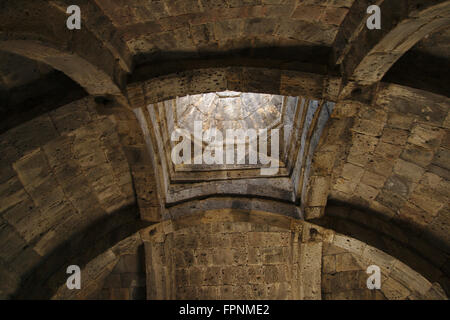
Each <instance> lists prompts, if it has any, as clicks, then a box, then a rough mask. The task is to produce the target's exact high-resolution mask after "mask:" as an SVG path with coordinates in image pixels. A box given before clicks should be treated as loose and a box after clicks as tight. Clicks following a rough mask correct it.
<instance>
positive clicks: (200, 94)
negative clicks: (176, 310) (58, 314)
mask: <svg viewBox="0 0 450 320" xmlns="http://www.w3.org/2000/svg"><path fill="white" fill-rule="evenodd" d="M72 2H73V1H71V0H70V1H69V0H48V1H29V0H4V1H1V4H0V50H1V51H2V52H1V53H0V57H1V58H2V59H1V60H0V64H1V67H0V116H1V118H2V119H1V121H0V298H5V299H11V298H12V299H14V298H17V299H20V298H39V299H42V298H54V299H99V298H101V299H103V298H104V299H145V298H148V299H162V298H180V299H193V298H205V299H211V298H219V299H228V298H252V299H253V298H255V299H257V298H266V299H270V298H274V299H287V298H291V299H446V298H447V295H448V292H450V291H449V290H450V281H449V265H450V256H449V253H450V236H449V235H450V211H449V203H450V184H449V181H450V162H449V161H450V160H449V159H450V100H449V93H450V87H449V83H450V81H449V80H450V79H449V73H448V72H447V70H448V66H449V65H450V52H449V49H448V38H449V35H448V31H447V30H448V26H449V24H450V20H449V17H450V11H449V8H450V1H448V0H430V1H421V0H414V1H406V0H398V1H377V4H378V5H379V6H380V8H381V12H382V21H381V25H382V28H381V30H369V29H368V28H366V20H367V11H366V10H367V7H368V6H369V5H371V4H373V3H372V1H369V0H361V1H359V0H358V1H354V0H324V1H321V0H308V1H302V0H271V1H268V0H267V1H266V0H224V1H209V0H186V1H184V0H183V1H174V0H160V1H143V0H130V1H122V0H109V1H103V0H93V1H91V0H80V1H75V2H76V3H77V5H79V7H80V9H81V12H82V29H81V30H68V29H67V28H66V19H67V16H68V15H67V14H66V8H67V7H68V6H69V5H72V4H73V3H72ZM194 120H200V121H201V125H202V128H203V129H208V128H212V127H216V128H218V129H219V130H225V131H226V129H227V128H243V129H245V128H250V129H257V130H259V129H268V131H271V130H275V129H280V149H279V155H278V156H279V159H280V168H279V170H278V172H277V173H276V174H275V175H273V176H263V175H261V171H260V169H262V168H263V167H264V165H261V164H258V163H257V164H245V163H244V164H226V165H224V164H216V165H213V166H207V165H204V164H195V163H194V164H183V165H179V164H176V165H175V164H174V163H173V162H172V161H171V150H172V148H173V147H174V144H175V143H174V141H171V139H170V137H171V134H172V132H173V131H174V130H175V129H182V130H185V131H187V132H190V133H192V131H193V129H194V127H193V121H194ZM270 139H271V138H270ZM270 139H269V141H268V142H269V145H270V144H271V143H272V142H273V141H272V140H270ZM192 142H193V143H197V144H199V142H198V141H196V140H195V138H193V139H192ZM250 142H251V141H250V140H249V141H248V142H246V144H250ZM236 146H237V145H236ZM203 147H205V144H203ZM248 156H249V154H246V155H245V158H246V159H247V157H248ZM69 264H77V265H79V266H80V267H81V269H82V272H83V275H84V277H85V278H84V279H85V280H86V283H85V286H83V289H82V290H80V291H77V292H74V291H68V290H67V289H66V287H65V286H64V282H65V279H66V273H65V271H66V267H67V265H69ZM370 264H376V265H379V266H380V268H381V270H382V275H383V276H382V289H381V290H379V291H370V290H367V289H366V288H365V287H364V284H365V282H364V281H365V278H364V277H365V276H366V274H365V270H366V268H367V266H368V265H370ZM163 284H164V285H163Z"/></svg>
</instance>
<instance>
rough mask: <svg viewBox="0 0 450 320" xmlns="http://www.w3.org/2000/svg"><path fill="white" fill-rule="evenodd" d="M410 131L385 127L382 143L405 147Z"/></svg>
mask: <svg viewBox="0 0 450 320" xmlns="http://www.w3.org/2000/svg"><path fill="white" fill-rule="evenodd" d="M408 135H409V131H406V130H401V129H393V128H387V127H385V128H384V130H383V134H382V136H381V141H382V142H387V143H391V144H395V145H400V146H403V145H405V143H406V140H407V139H408Z"/></svg>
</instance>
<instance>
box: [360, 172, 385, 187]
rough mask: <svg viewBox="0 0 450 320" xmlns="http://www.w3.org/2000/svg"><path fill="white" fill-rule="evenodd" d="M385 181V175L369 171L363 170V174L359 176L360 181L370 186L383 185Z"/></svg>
mask: <svg viewBox="0 0 450 320" xmlns="http://www.w3.org/2000/svg"><path fill="white" fill-rule="evenodd" d="M385 181H386V177H384V176H382V175H379V174H376V173H373V172H370V171H365V172H364V175H363V176H362V178H361V183H364V184H366V185H368V186H372V187H374V188H377V189H379V188H381V187H383V186H384V183H385Z"/></svg>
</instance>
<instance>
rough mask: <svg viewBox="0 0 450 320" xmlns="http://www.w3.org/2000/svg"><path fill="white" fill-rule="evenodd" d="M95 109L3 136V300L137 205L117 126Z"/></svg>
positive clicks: (61, 113) (47, 117)
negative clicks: (46, 262) (76, 241)
mask: <svg viewBox="0 0 450 320" xmlns="http://www.w3.org/2000/svg"><path fill="white" fill-rule="evenodd" d="M95 107H96V104H95V102H94V99H93V98H92V97H89V98H85V99H82V100H79V101H75V102H73V103H71V104H69V105H66V106H63V107H61V108H59V109H57V110H54V111H51V112H49V113H46V114H44V115H42V116H40V117H38V118H35V119H33V120H31V121H29V122H27V123H24V124H23V125H20V126H18V127H15V128H14V129H12V130H9V131H7V132H5V133H4V134H2V135H0V297H2V298H6V297H8V296H9V295H11V294H12V293H14V291H15V290H17V288H18V287H19V286H20V283H21V281H23V280H24V279H25V278H27V275H28V274H29V273H30V272H31V271H33V269H34V268H35V267H36V266H37V265H38V264H39V263H41V262H42V261H43V258H44V257H46V256H48V255H50V254H51V253H52V252H53V251H54V250H56V249H57V248H58V247H59V246H61V245H62V244H63V243H64V242H65V241H67V240H69V239H70V238H71V237H74V236H77V234H78V233H79V232H80V231H81V230H83V229H84V228H86V227H88V226H90V225H92V224H94V223H95V222H96V221H99V220H100V219H105V218H106V217H108V216H109V215H110V214H111V213H113V212H115V211H116V210H119V209H121V208H124V207H127V206H130V205H132V204H133V203H134V201H135V200H134V191H133V187H132V179H131V175H130V169H129V166H128V162H127V159H126V157H125V154H124V152H123V150H122V147H121V145H120V142H119V138H118V135H117V133H116V131H115V125H114V123H113V121H112V119H111V118H109V117H106V116H100V115H99V114H98V113H97V112H96V110H95ZM66 253H67V252H65V254H66ZM61 259H64V257H63V256H62V257H61ZM52 267H55V268H57V267H58V266H57V265H53V266H52Z"/></svg>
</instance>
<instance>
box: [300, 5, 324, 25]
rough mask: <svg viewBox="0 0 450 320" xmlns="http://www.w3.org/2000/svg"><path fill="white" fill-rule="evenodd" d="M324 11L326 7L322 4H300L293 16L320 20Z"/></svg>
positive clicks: (314, 20) (313, 20)
mask: <svg viewBox="0 0 450 320" xmlns="http://www.w3.org/2000/svg"><path fill="white" fill-rule="evenodd" d="M324 11H325V7H322V6H309V5H299V6H297V8H296V9H295V11H294V13H293V14H292V18H293V19H298V20H304V21H309V22H318V21H319V18H320V16H321V15H322V14H323V13H324Z"/></svg>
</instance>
